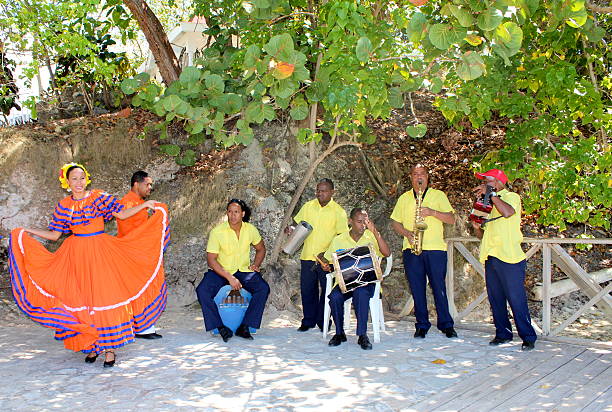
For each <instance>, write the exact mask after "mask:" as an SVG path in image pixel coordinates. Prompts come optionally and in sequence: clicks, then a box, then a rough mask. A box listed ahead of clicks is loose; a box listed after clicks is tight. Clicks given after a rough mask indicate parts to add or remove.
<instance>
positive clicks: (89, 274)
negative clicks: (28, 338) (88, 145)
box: [9, 163, 169, 367]
mask: <svg viewBox="0 0 612 412" xmlns="http://www.w3.org/2000/svg"><path fill="white" fill-rule="evenodd" d="M60 182H62V187H64V188H65V189H68V190H69V191H72V195H71V196H68V197H66V198H64V199H62V200H61V201H60V202H59V203H58V205H57V207H56V208H55V212H54V213H53V218H52V220H51V223H50V224H49V230H44V229H24V228H17V229H14V230H13V231H12V232H11V238H10V243H9V272H10V275H11V285H12V288H13V296H14V298H15V302H16V303H17V305H18V306H19V308H20V309H21V310H22V311H23V312H24V313H25V314H26V315H28V316H29V317H30V318H31V319H32V320H33V321H35V322H37V323H40V324H41V325H43V326H46V327H49V328H52V329H54V330H55V339H57V340H61V341H63V342H64V346H65V347H66V348H68V349H71V350H73V351H83V352H85V353H87V354H88V355H87V357H86V358H85V361H86V362H87V363H93V362H95V360H96V358H97V356H98V355H99V354H100V353H102V352H105V362H104V367H110V366H113V365H114V363H115V352H114V350H115V349H116V348H119V347H121V346H123V345H126V344H128V343H130V342H132V341H133V340H134V334H136V333H138V332H139V331H141V330H144V329H146V328H147V327H149V326H150V325H151V324H154V323H155V322H156V321H157V319H158V318H159V316H160V315H161V312H162V311H163V310H164V308H165V306H166V283H165V280H164V275H163V270H161V269H162V259H163V252H164V249H165V247H166V246H167V243H168V237H169V229H168V212H167V208H166V206H165V205H163V204H161V203H156V202H154V201H152V200H149V201H147V202H145V203H143V204H142V205H139V206H136V207H133V208H129V209H124V208H123V206H122V205H121V204H119V202H118V200H117V198H115V197H114V196H112V195H109V194H108V193H104V192H102V191H100V190H87V189H86V188H87V185H88V184H89V183H90V180H89V173H87V171H86V170H85V168H84V167H83V166H81V165H79V164H76V163H70V164H66V165H64V167H62V170H61V174H60ZM143 208H149V209H153V210H154V214H153V216H151V218H150V219H148V220H147V222H146V223H145V224H143V225H141V226H140V227H139V228H137V229H135V230H134V231H132V232H130V233H129V234H128V235H127V236H125V237H123V238H116V237H114V236H110V235H108V234H106V233H104V222H105V221H108V220H111V219H112V218H113V217H115V218H118V219H126V218H128V217H130V216H132V215H134V214H135V213H138V212H139V211H140V210H142V209H143ZM63 233H65V234H70V233H71V234H72V235H71V236H69V237H68V238H66V239H65V240H64V242H63V244H62V245H61V247H60V248H59V249H58V250H57V251H56V252H55V253H51V252H49V251H48V250H47V249H46V248H45V247H44V246H43V245H42V244H41V243H39V242H38V241H36V240H35V239H34V238H33V237H31V236H30V234H33V235H36V236H39V237H41V238H44V239H48V240H52V241H56V240H58V239H59V237H60V236H61V235H62V234H63Z"/></svg>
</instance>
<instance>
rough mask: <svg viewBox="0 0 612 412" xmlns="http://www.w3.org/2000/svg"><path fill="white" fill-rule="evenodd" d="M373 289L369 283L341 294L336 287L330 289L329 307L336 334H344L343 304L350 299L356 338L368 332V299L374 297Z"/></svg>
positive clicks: (373, 286)
mask: <svg viewBox="0 0 612 412" xmlns="http://www.w3.org/2000/svg"><path fill="white" fill-rule="evenodd" d="M375 288H376V285H375V284H374V283H370V284H369V285H365V286H362V287H360V288H357V289H355V290H353V291H351V292H347V293H342V292H341V291H340V288H339V287H338V286H336V287H335V288H333V289H332V291H331V293H330V294H329V306H330V308H331V314H332V318H334V324H335V325H336V334H340V333H344V302H346V301H347V300H348V299H350V298H353V306H354V307H355V316H356V317H357V336H360V335H365V334H366V332H367V331H368V314H369V313H370V299H371V298H372V297H373V296H374V289H375Z"/></svg>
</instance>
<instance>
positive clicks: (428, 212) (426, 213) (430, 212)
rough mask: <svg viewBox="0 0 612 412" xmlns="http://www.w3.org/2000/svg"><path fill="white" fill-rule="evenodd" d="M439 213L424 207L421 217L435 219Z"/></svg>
mask: <svg viewBox="0 0 612 412" xmlns="http://www.w3.org/2000/svg"><path fill="white" fill-rule="evenodd" d="M437 213H438V211H437V210H433V209H430V208H428V207H422V208H421V216H423V217H427V216H433V217H435V216H436V214H437Z"/></svg>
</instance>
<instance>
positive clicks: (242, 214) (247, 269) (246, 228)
mask: <svg viewBox="0 0 612 412" xmlns="http://www.w3.org/2000/svg"><path fill="white" fill-rule="evenodd" d="M250 215H251V211H250V209H249V207H248V206H247V205H246V203H245V202H244V201H243V200H238V199H232V200H230V201H229V203H228V204H227V222H224V223H221V224H219V225H217V226H215V227H214V228H213V230H211V231H210V236H209V238H208V245H207V246H206V252H207V261H208V267H209V270H208V272H207V273H206V274H205V275H204V279H202V281H201V282H200V284H199V285H198V287H197V289H196V292H197V294H198V300H199V301H200V305H201V306H202V314H203V315H204V326H205V327H206V330H207V331H210V330H213V329H217V330H218V331H219V335H221V337H222V338H223V341H224V342H227V341H228V340H229V339H230V338H231V337H232V336H233V333H232V330H231V329H230V328H228V327H227V326H225V325H224V324H223V322H222V320H221V317H220V316H219V309H218V307H217V305H216V304H215V302H214V298H215V296H216V295H217V293H218V292H219V289H221V288H222V287H223V286H225V285H228V284H229V285H231V286H232V288H233V289H234V290H240V289H241V288H244V289H245V290H247V291H249V292H250V293H251V295H252V298H251V301H250V303H249V307H248V308H247V310H246V313H245V315H244V320H243V321H242V323H241V325H240V326H239V327H238V329H236V336H240V337H241V338H244V339H251V340H252V339H253V336H252V335H251V333H250V330H249V328H250V327H251V328H255V329H258V328H259V327H260V326H261V318H262V316H263V311H264V308H265V306H266V301H267V300H268V295H269V294H270V286H268V283H267V282H266V281H265V280H264V278H263V277H262V276H261V274H260V273H259V267H260V265H261V262H263V260H264V257H265V256H266V247H265V246H264V242H263V240H262V239H261V236H260V234H259V231H258V230H257V228H255V226H253V225H252V224H250V223H248V220H249V217H250ZM251 245H253V247H254V248H255V260H254V262H253V264H252V265H251V264H250V247H251Z"/></svg>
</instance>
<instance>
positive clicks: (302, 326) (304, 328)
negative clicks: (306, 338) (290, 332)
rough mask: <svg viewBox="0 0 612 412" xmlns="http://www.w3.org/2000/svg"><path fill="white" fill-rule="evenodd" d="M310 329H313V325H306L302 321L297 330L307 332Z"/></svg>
mask: <svg viewBox="0 0 612 412" xmlns="http://www.w3.org/2000/svg"><path fill="white" fill-rule="evenodd" d="M309 329H312V326H306V325H304V324H303V323H302V324H301V325H300V327H299V328H298V329H297V330H298V332H306V331H307V330H309Z"/></svg>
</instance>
